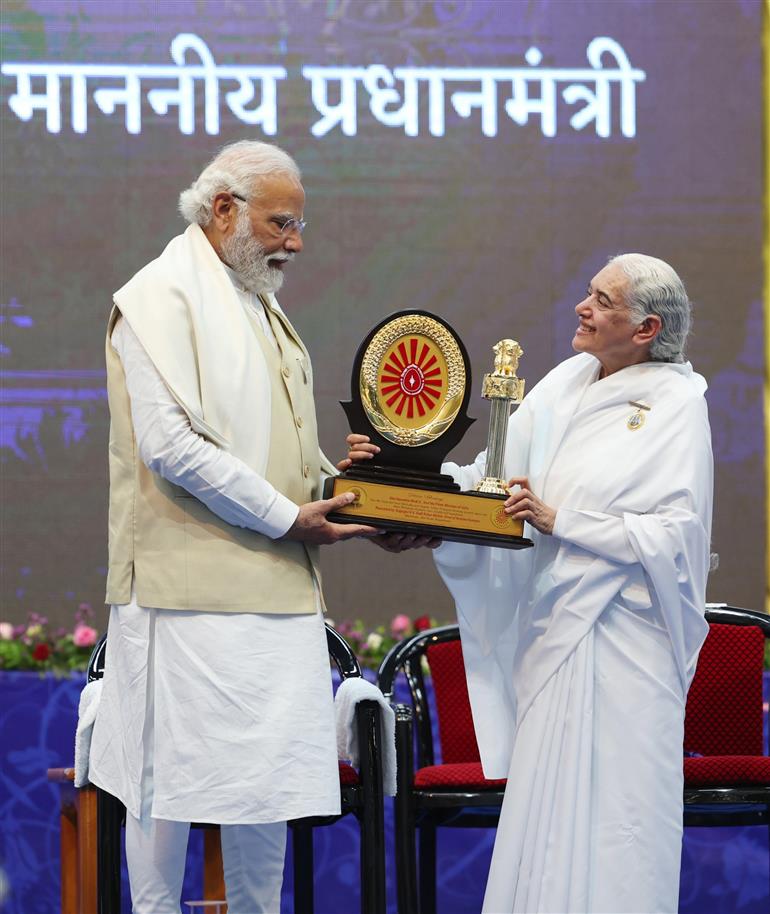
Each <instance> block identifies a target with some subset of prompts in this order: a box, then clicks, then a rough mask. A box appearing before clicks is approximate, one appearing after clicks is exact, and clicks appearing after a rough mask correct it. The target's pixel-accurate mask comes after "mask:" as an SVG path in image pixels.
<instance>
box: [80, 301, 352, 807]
mask: <svg viewBox="0 0 770 914" xmlns="http://www.w3.org/2000/svg"><path fill="white" fill-rule="evenodd" d="M240 297H241V299H242V304H243V307H244V308H248V307H259V305H258V300H252V299H251V297H250V296H249V295H248V293H241V296H240ZM257 317H258V318H259V315H258V314H257ZM113 345H114V346H115V348H116V350H117V351H118V353H119V355H120V357H121V361H122V363H123V367H124V372H125V377H126V387H127V389H128V391H129V395H130V397H131V414H132V421H133V425H134V432H135V436H136V441H137V447H138V449H139V453H140V454H141V455H142V457H143V459H144V460H145V462H146V463H148V464H149V465H150V466H151V467H153V468H156V469H157V471H158V472H162V474H163V475H164V476H166V478H173V481H174V482H176V483H177V484H178V485H181V486H183V487H184V488H186V489H187V490H188V491H189V492H190V493H191V494H193V495H195V496H196V497H198V498H199V499H200V500H201V501H203V502H204V503H205V504H206V505H207V507H209V508H210V509H211V510H212V511H214V512H215V513H216V514H218V515H219V516H220V517H222V518H223V519H224V520H226V521H228V522H229V523H232V524H235V525H240V526H247V527H250V528H252V529H257V530H259V531H260V532H265V533H269V534H270V535H272V536H274V537H276V536H280V535H282V534H283V533H284V532H285V531H286V530H287V529H288V528H289V527H290V526H291V524H292V523H293V522H294V519H295V518H296V515H297V511H298V508H297V506H296V505H294V504H293V503H292V502H290V501H289V500H288V499H287V498H285V497H284V496H283V495H281V494H280V493H278V492H276V491H275V489H274V488H273V487H272V486H271V485H270V484H269V483H268V482H267V481H266V480H265V479H264V478H263V477H261V476H259V475H258V474H257V473H255V472H254V471H253V470H251V469H250V468H249V467H248V466H247V465H246V464H245V463H244V462H243V461H241V460H239V459H238V458H237V457H234V456H233V455H232V454H230V453H228V452H227V451H224V450H222V449H221V448H219V447H217V446H216V445H214V444H212V443H211V442H209V441H207V440H205V439H204V438H202V437H201V436H200V435H199V434H198V433H197V432H195V431H193V429H192V427H191V424H190V419H189V416H188V415H187V413H186V412H185V411H184V410H183V409H182V408H181V406H179V404H178V403H177V401H176V399H175V398H174V397H173V396H172V394H171V392H170V391H169V389H168V387H167V386H166V384H165V383H164V381H163V379H162V378H161V376H160V375H159V373H158V371H157V370H156V369H155V366H154V365H153V363H152V361H151V360H150V358H149V356H148V355H147V353H146V352H145V350H144V349H143V347H142V346H141V344H140V342H139V340H138V339H137V337H136V336H135V334H134V333H133V332H132V330H131V328H130V327H129V326H128V324H127V323H126V322H125V321H123V320H121V321H120V322H119V323H118V324H117V326H116V329H115V331H114V333H113ZM255 345H257V344H256V342H255ZM265 586H266V587H269V586H270V582H269V581H266V582H265ZM253 596H254V605H255V609H258V607H259V601H260V595H259V594H254V595H253ZM109 633H110V637H109V638H108V641H107V657H106V664H105V666H106V670H107V673H106V674H105V678H104V686H103V690H102V697H101V702H100V705H99V710H98V716H97V720H96V724H95V726H94V733H93V738H92V743H91V752H90V765H89V778H90V780H91V781H92V782H93V783H94V784H96V785H97V786H99V787H102V788H104V789H105V790H107V791H108V792H109V793H111V794H113V795H114V796H116V797H118V798H119V799H120V800H121V801H122V802H123V803H124V804H125V806H126V808H127V809H128V811H129V812H130V813H131V815H133V816H134V817H136V818H138V817H139V812H140V807H141V802H142V788H143V780H144V776H145V775H146V774H147V773H148V772H149V771H150V770H151V771H152V779H153V801H152V816H153V817H155V818H159V819H170V820H176V821H182V822H190V821H195V822H212V823H218V824H222V825H230V824H256V823H264V822H280V821H286V820H289V819H294V818H301V817H304V816H309V815H335V814H338V813H339V809H340V795H339V774H338V765H337V754H336V742H335V728H334V709H333V703H332V687H331V675H330V670H329V657H328V650H327V644H326V632H325V628H324V623H323V616H322V613H321V610H320V601H319V608H318V610H317V612H316V613H315V614H298V615H291V614H266V613H258V612H254V613H227V614H222V613H205V612H187V611H180V610H159V609H154V608H152V607H143V606H139V605H137V603H136V600H135V598H134V599H132V601H131V602H130V603H129V604H125V605H121V606H113V607H112V608H111V611H110V621H109ZM159 735H160V736H159Z"/></svg>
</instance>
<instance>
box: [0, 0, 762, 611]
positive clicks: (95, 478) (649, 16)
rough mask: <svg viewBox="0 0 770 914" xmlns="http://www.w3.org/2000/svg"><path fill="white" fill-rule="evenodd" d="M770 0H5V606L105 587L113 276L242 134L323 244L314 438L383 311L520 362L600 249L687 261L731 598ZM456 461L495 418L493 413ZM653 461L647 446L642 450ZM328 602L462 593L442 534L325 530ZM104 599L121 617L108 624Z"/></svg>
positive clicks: (748, 462) (405, 601) (341, 429)
mask: <svg viewBox="0 0 770 914" xmlns="http://www.w3.org/2000/svg"><path fill="white" fill-rule="evenodd" d="M761 14H762V10H761V3H760V2H759V0H734V2H677V0H674V2H672V0H645V2H632V0H628V2H620V0H618V2H590V0H586V2H583V0H562V2H558V0H551V2H548V0H539V2H536V0H533V2H484V0H432V2H417V0H391V2H377V0H263V2H243V0H222V2H206V0H199V2H181V0H180V2H176V0H164V2H141V0H135V2H129V0H125V2H109V0H98V2H82V0H81V2H76V0H27V2H8V3H5V4H4V5H3V11H2V78H1V79H0V84H1V85H2V99H0V111H1V112H2V114H1V117H2V121H1V122H0V123H1V124H2V143H3V160H2V201H3V206H2V217H3V247H4V251H3V274H2V291H1V292H0V301H1V303H2V314H1V316H0V320H2V327H1V328H0V329H2V344H1V348H0V377H1V378H2V399H1V401H0V420H1V428H0V431H1V433H2V439H1V449H0V455H1V457H2V486H3V491H2V498H3V512H2V562H3V575H2V578H3V580H2V615H3V617H4V618H10V619H12V620H13V621H21V620H22V619H24V618H25V617H26V613H27V612H28V611H30V610H34V611H38V612H45V613H47V614H48V615H50V616H52V617H54V618H56V617H57V616H60V617H61V618H62V620H63V619H65V618H66V619H71V615H72V610H73V608H74V606H75V605H77V603H79V602H81V601H88V602H91V603H93V604H94V605H97V604H99V603H100V602H101V601H102V599H103V587H104V574H105V567H104V566H105V564H106V494H107V474H106V467H107V460H106V447H107V431H108V421H109V420H108V412H107V402H106V392H105V378H104V369H103V347H104V331H105V323H106V319H107V314H108V312H109V308H110V304H111V296H112V293H113V292H114V290H116V289H117V288H119V287H120V286H121V285H122V284H123V283H125V282H126V280H127V279H128V278H129V277H130V276H131V275H132V274H133V273H134V272H135V271H136V270H137V269H139V268H140V267H141V266H142V265H144V264H145V263H146V262H147V261H148V260H150V259H152V258H153V257H155V256H157V254H158V253H159V252H160V250H161V249H162V248H163V246H164V245H165V244H166V242H167V241H168V240H169V239H170V238H171V237H173V236H174V235H175V234H178V233H179V232H181V231H182V230H183V224H182V222H181V220H180V218H179V217H178V215H177V214H176V200H177V196H178V194H179V192H180V190H182V189H184V188H185V187H186V186H187V185H188V184H189V183H190V182H191V181H192V180H193V179H194V178H195V176H196V175H197V173H198V172H199V170H200V169H201V168H202V166H203V164H204V163H205V162H206V161H207V160H208V159H209V158H210V157H211V156H212V154H213V153H214V152H215V151H216V150H217V149H218V148H219V147H220V146H222V145H223V144H225V143H229V142H232V141H234V140H238V139H243V138H262V139H266V140H268V141H274V142H276V143H279V144H280V145H282V146H284V147H285V148H286V149H287V150H288V151H289V152H291V153H292V154H293V155H294V156H295V157H296V158H297V160H298V162H299V164H300V167H301V168H302V170H303V173H304V181H305V187H306V191H307V195H308V202H307V209H306V218H307V220H308V223H309V227H308V230H307V231H306V233H305V252H304V253H303V254H302V255H301V256H300V257H299V258H298V259H297V262H296V263H295V264H293V265H292V268H291V272H290V273H289V274H288V275H287V281H286V284H285V286H284V289H283V291H282V293H281V301H282V303H283V306H284V308H285V309H286V311H287V312H288V313H289V315H290V317H291V319H292V320H293V321H294V322H295V324H296V326H297V327H298V329H299V330H300V332H301V333H302V335H303V337H304V339H305V341H306V343H307V345H308V347H309V349H310V351H311V354H312V356H313V360H314V374H315V382H316V393H317V402H318V413H319V422H320V429H321V441H322V445H323V447H324V449H325V450H326V452H327V453H328V454H329V456H330V457H332V459H335V460H336V459H338V458H339V457H340V456H342V454H343V451H344V436H345V434H346V433H347V431H348V429H347V426H346V423H345V420H344V416H343V413H342V410H341V409H340V407H339V405H338V401H339V400H340V399H346V398H347V394H348V390H349V379H350V367H351V364H352V360H353V356H354V353H355V350H356V348H357V346H358V344H359V342H360V341H361V339H362V338H363V337H364V335H365V334H366V333H367V331H368V330H369V329H370V328H371V326H372V325H373V324H375V323H376V322H377V321H379V320H380V319H381V318H382V317H383V316H385V315H386V314H388V313H389V312H391V311H395V310H399V309H402V308H423V309H427V310H429V311H433V312H436V313H437V314H439V315H441V316H442V317H444V318H445V319H447V320H448V321H449V322H450V323H451V324H452V325H453V326H454V327H455V329H456V330H457V331H458V332H459V334H460V336H461V337H462V338H463V340H464V341H465V343H466V346H467V348H468V350H469V353H470V357H471V361H472V365H473V370H474V378H475V381H474V384H475V390H476V392H477V394H478V393H480V382H481V375H482V374H483V372H484V371H487V370H489V367H490V365H491V358H492V354H491V348H490V347H491V346H492V345H493V344H494V342H495V341H497V340H498V339H500V338H501V337H504V336H510V337H514V338H515V339H517V340H519V341H520V343H521V345H522V346H523V348H524V350H525V355H524V357H523V359H522V361H521V367H520V373H521V374H522V376H524V377H525V378H526V379H527V383H528V386H529V387H530V388H531V386H532V385H533V384H534V383H535V382H536V381H537V380H538V379H539V378H540V377H542V376H543V375H544V374H545V373H546V372H547V371H548V370H549V368H550V367H552V366H553V365H554V364H555V363H556V362H558V361H560V360H561V359H563V358H565V357H567V356H569V355H570V352H571V350H570V340H571V338H572V334H573V331H574V326H575V315H574V310H573V309H574V305H575V304H576V303H577V302H578V301H579V300H580V299H581V298H582V295H583V290H584V289H585V286H586V284H587V283H588V281H589V280H590V279H591V277H592V276H593V275H594V274H595V273H596V272H597V271H598V270H599V269H600V268H601V266H602V265H603V263H604V262H605V261H606V259H607V257H609V256H610V255H612V254H615V253H618V252H621V251H643V252H646V253H650V254H654V255H657V256H660V257H662V258H664V259H666V260H668V261H670V262H671V263H672V264H673V265H674V266H675V267H676V269H677V270H678V271H679V272H680V274H681V275H682V277H683V278H684V280H685V282H686V284H687V286H688V290H689V292H690V294H691V297H692V298H693V300H694V301H695V303H696V313H695V331H694V335H693V338H692V342H691V346H690V357H691V359H692V361H693V363H694V365H695V367H696V369H697V370H698V371H700V372H701V373H703V374H704V375H705V376H706V378H707V380H708V382H709V385H710V390H709V394H708V399H709V405H710V411H711V422H712V428H713V433H714V451H715V457H716V467H717V478H716V516H715V525H714V551H715V552H717V553H719V554H720V566H719V569H718V570H717V571H716V572H714V574H713V575H712V578H711V582H710V587H709V597H710V599H712V600H725V601H730V602H732V603H735V604H739V605H746V606H754V607H759V606H761V605H762V601H763V591H764V560H765V491H764V425H763V411H762V383H763V348H762V347H763V344H762V333H763V311H762V283H763V276H762V262H761V242H762V198H761V187H762V180H761V179H762V135H761V122H760V111H761V92H762V79H761V74H762V67H761ZM471 414H472V415H474V416H476V417H477V419H478V421H477V422H476V424H475V425H474V427H473V428H472V429H471V431H470V432H469V433H468V435H467V436H466V439H465V440H464V441H463V442H462V444H461V445H460V447H459V448H457V450H456V451H455V453H454V455H453V458H454V459H457V460H460V461H462V460H470V459H471V458H472V457H473V456H474V455H475V453H476V451H477V450H479V449H480V448H481V447H482V446H483V445H484V442H485V437H486V425H487V415H488V413H487V407H486V405H485V403H484V401H482V400H481V399H480V396H476V397H474V399H473V400H472V407H471ZM650 471H651V472H654V471H655V468H650ZM325 585H326V591H327V597H328V603H329V607H330V612H331V615H332V616H333V617H334V618H336V619H338V620H339V619H341V618H345V617H355V616H362V617H365V618H368V619H369V620H375V619H380V620H384V619H386V618H388V617H389V616H390V615H392V614H395V613H396V612H407V613H424V612H428V613H431V614H432V615H435V616H438V617H439V618H444V619H448V618H450V616H451V612H452V610H451V606H450V602H449V599H448V597H447V595H446V594H445V592H444V590H443V588H442V585H441V584H440V582H439V580H438V578H437V576H436V574H435V572H434V570H433V567H432V562H431V560H430V556H429V555H426V554H414V555H404V556H390V555H387V554H385V553H383V552H382V551H380V550H376V549H374V548H372V547H371V545H369V544H366V543H353V544H348V545H345V546H342V547H337V548H335V549H333V550H326V556H325ZM102 621H103V620H102Z"/></svg>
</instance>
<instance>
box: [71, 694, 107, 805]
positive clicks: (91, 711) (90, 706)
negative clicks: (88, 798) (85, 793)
mask: <svg viewBox="0 0 770 914" xmlns="http://www.w3.org/2000/svg"><path fill="white" fill-rule="evenodd" d="M101 695H102V680H101V679H94V680H93V681H92V682H87V683H86V686H85V688H84V689H83V691H82V692H81V693H80V704H79V705H78V728H77V730H76V731H75V786H76V787H84V786H85V785H86V784H87V783H88V756H89V754H90V752H91V734H92V733H93V731H94V721H95V720H96V709H97V708H98V707H99V699H100V698H101Z"/></svg>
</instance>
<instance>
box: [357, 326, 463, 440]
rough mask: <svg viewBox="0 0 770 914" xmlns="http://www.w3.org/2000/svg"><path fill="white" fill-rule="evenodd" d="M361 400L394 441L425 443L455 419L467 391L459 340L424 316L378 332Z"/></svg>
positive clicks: (364, 370)
mask: <svg viewBox="0 0 770 914" xmlns="http://www.w3.org/2000/svg"><path fill="white" fill-rule="evenodd" d="M360 392H361V403H362V405H363V408H364V411H365V412H366V416H367V418H368V419H369V421H370V422H371V423H372V425H373V426H374V428H375V429H376V430H377V431H378V432H379V433H380V434H381V435H382V436H383V438H386V439H387V440H388V441H392V442H393V443H394V444H399V445H401V446H404V447H420V446H421V445H423V444H429V443H430V442H431V441H435V440H436V438H438V437H439V435H441V434H443V433H444V432H445V431H446V430H447V429H448V428H449V426H450V425H451V424H452V422H453V421H454V419H455V417H456V416H457V413H458V412H459V411H460V407H461V405H462V401H463V397H464V395H465V364H464V362H463V357H462V353H461V351H460V347H459V345H458V343H457V340H456V339H455V338H454V336H453V335H452V333H450V332H449V330H448V329H447V328H446V327H445V326H444V325H443V324H441V323H440V322H439V321H437V320H434V319H433V318H431V317H427V316H426V315H423V314H406V315H401V316H399V317H395V318H393V320H392V321H389V322H388V323H387V324H385V325H384V326H382V327H380V329H379V330H378V331H377V333H375V335H374V336H373V337H372V339H371V342H370V343H369V345H368V346H367V348H366V352H365V353H364V357H363V360H362V362H361V377H360Z"/></svg>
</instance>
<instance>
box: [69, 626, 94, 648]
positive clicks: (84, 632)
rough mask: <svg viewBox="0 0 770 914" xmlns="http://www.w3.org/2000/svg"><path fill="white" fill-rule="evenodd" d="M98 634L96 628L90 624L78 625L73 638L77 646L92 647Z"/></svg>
mask: <svg viewBox="0 0 770 914" xmlns="http://www.w3.org/2000/svg"><path fill="white" fill-rule="evenodd" d="M97 634H98V632H97V631H96V629H95V628H91V626H90V625H76V626H75V631H74V632H73V633H72V640H73V641H74V642H75V644H76V645H77V647H91V646H92V645H94V644H96V636H97Z"/></svg>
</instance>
